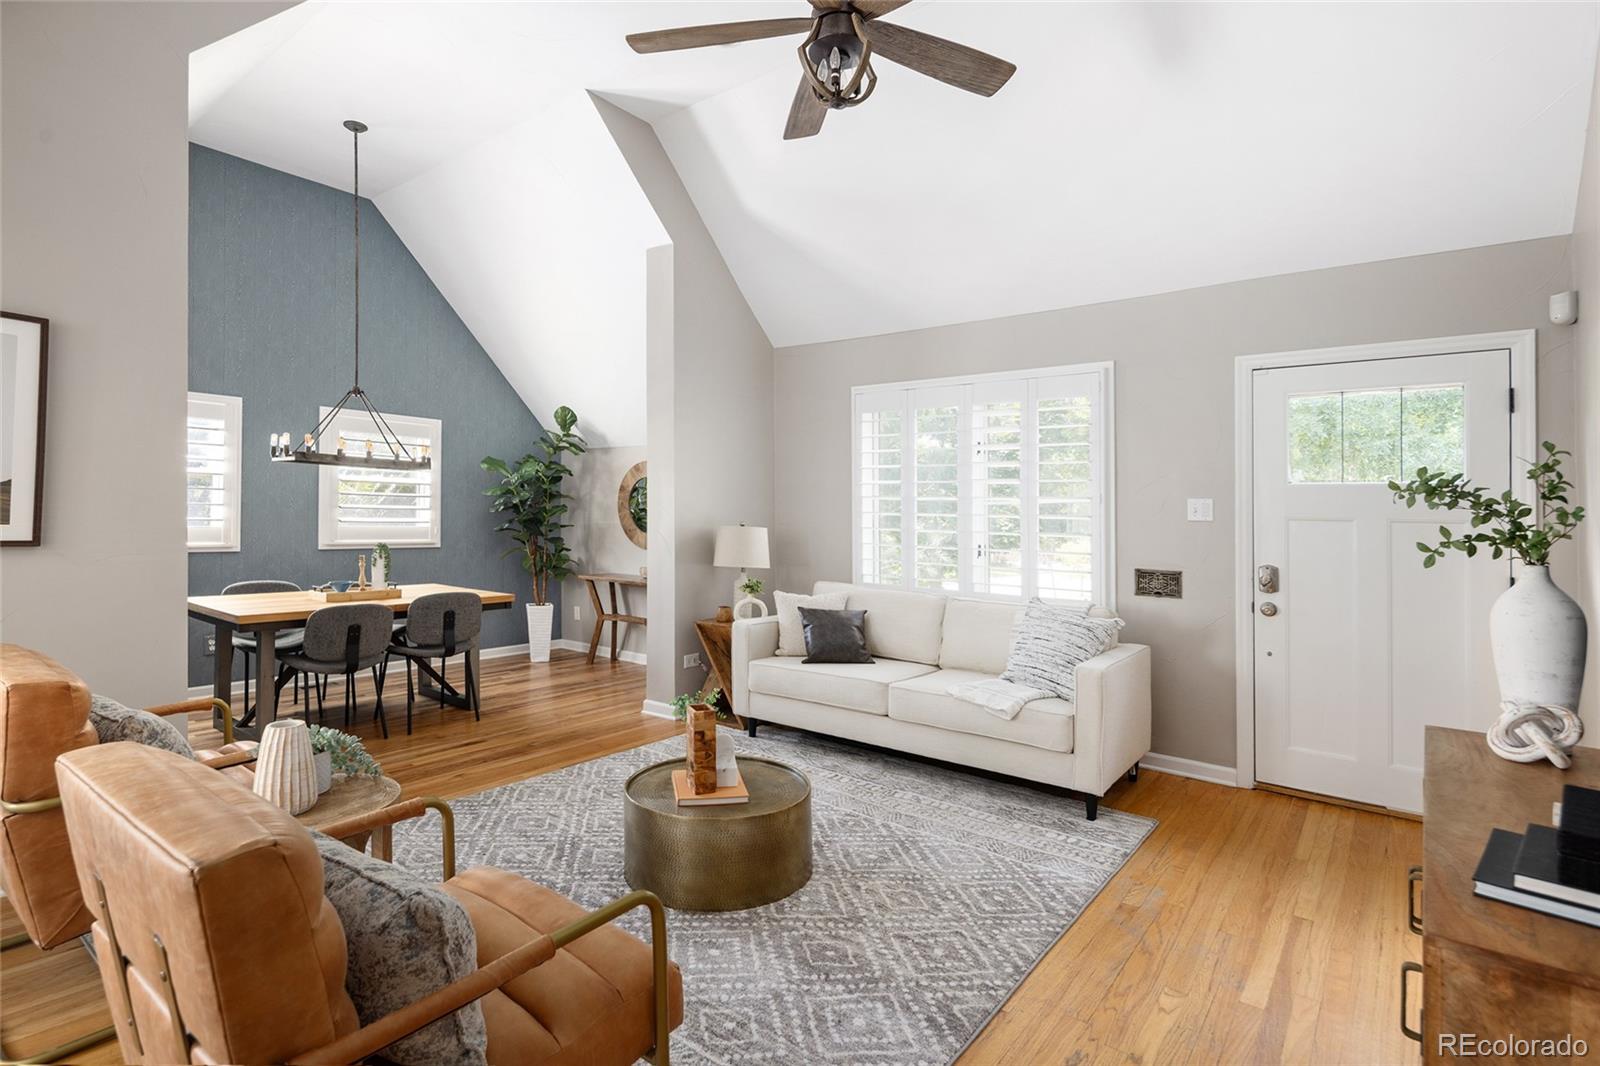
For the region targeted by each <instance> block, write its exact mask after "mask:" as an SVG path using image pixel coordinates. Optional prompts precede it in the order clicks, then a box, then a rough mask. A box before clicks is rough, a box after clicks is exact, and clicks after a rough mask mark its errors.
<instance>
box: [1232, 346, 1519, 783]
mask: <svg viewBox="0 0 1600 1066" xmlns="http://www.w3.org/2000/svg"><path fill="white" fill-rule="evenodd" d="M1252 377H1253V381H1252V388H1253V393H1254V425H1253V464H1254V501H1253V504H1254V555H1255V566H1256V590H1255V594H1254V604H1253V605H1252V606H1253V611H1254V637H1255V642H1254V643H1255V646H1254V649H1253V651H1254V664H1255V701H1256V702H1255V714H1256V722H1255V726H1256V743H1255V751H1256V767H1255V770H1256V779H1257V780H1258V781H1262V782H1266V783H1269V784H1276V785H1284V786H1288V787H1292V788H1297V789H1304V790H1306V791H1309V792H1318V793H1322V794H1324V795H1330V796H1339V797H1343V798H1346V799H1352V800H1358V801H1361V802H1365V803H1372V804H1377V805H1379V806H1384V807H1392V808H1396V809H1400V810H1408V811H1420V810H1421V809H1422V741H1423V727H1424V726H1426V725H1449V726H1457V727H1460V728H1465V729H1483V728H1487V726H1488V725H1489V723H1491V722H1492V721H1493V720H1494V717H1495V715H1496V713H1497V707H1496V699H1497V696H1496V692H1497V690H1496V685H1495V679H1494V667H1493V664H1492V662H1491V660H1490V654H1489V606H1490V604H1492V603H1493V602H1494V599H1495V597H1497V596H1498V595H1500V593H1501V592H1503V591H1504V590H1505V589H1506V588H1507V586H1508V583H1509V580H1510V574H1511V569H1510V562H1509V560H1501V561H1499V562H1495V561H1491V559H1490V557H1489V554H1488V552H1483V553H1480V554H1479V555H1478V556H1477V557H1476V558H1473V559H1468V558H1466V557H1465V556H1463V555H1461V554H1460V553H1459V552H1455V553H1451V554H1449V555H1448V556H1446V557H1445V558H1444V559H1442V560H1440V562H1439V563H1438V564H1437V565H1436V566H1434V567H1432V568H1431V569H1426V570H1425V569H1423V566H1422V553H1421V552H1420V551H1418V549H1417V542H1419V541H1425V542H1429V543H1437V542H1438V540H1439V539H1440V532H1439V527H1440V526H1441V525H1443V526H1448V527H1449V528H1450V530H1451V531H1452V534H1453V535H1455V534H1459V533H1460V532H1461V531H1462V530H1464V529H1466V528H1467V522H1466V517H1465V516H1464V515H1462V514H1460V513H1457V512H1442V511H1429V510H1427V509H1426V508H1425V507H1423V506H1422V504H1421V503H1418V504H1417V506H1416V507H1415V508H1412V509H1407V508H1406V506H1405V504H1404V503H1401V502H1396V500H1395V499H1394V494H1393V493H1392V492H1391V491H1390V490H1389V488H1388V482H1389V481H1390V479H1396V480H1401V481H1404V480H1406V479H1407V478H1409V477H1412V476H1414V474H1415V473H1416V470H1417V468H1418V467H1420V466H1426V467H1427V468H1428V469H1429V470H1441V469H1442V470H1451V471H1455V470H1463V471H1465V472H1466V474H1467V476H1468V478H1469V479H1470V480H1471V481H1473V482H1474V483H1476V484H1479V485H1482V486H1484V487H1487V488H1491V489H1493V490H1494V491H1495V492H1497V493H1498V492H1501V491H1504V489H1505V487H1506V486H1507V485H1509V484H1510V483H1511V482H1510V480H1509V478H1510V474H1511V440H1512V435H1511V414H1510V409H1511V405H1510V403H1509V398H1510V385H1511V352H1510V351H1509V350H1499V351H1477V352H1462V353H1455V354H1438V355H1424V356H1415V357H1411V358H1395V359H1376V360H1371V361H1363V362H1337V363H1324V364H1320V365H1311V366H1293V367H1283V368H1275V369H1261V370H1256V371H1254V373H1253V375H1252Z"/></svg>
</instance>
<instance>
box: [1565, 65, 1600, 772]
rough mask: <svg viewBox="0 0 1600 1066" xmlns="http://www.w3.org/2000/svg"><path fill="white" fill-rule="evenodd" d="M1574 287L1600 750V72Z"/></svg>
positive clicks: (1592, 702)
mask: <svg viewBox="0 0 1600 1066" xmlns="http://www.w3.org/2000/svg"><path fill="white" fill-rule="evenodd" d="M1572 287H1573V288H1575V289H1577V290H1578V293H1579V297H1578V321H1577V324H1576V325H1575V326H1574V327H1573V333H1574V335H1575V336H1576V338H1577V349H1578V350H1577V359H1578V387H1577V388H1576V389H1575V390H1574V392H1575V393H1576V395H1577V397H1578V434H1577V442H1576V443H1575V444H1574V445H1573V447H1572V450H1573V452H1574V453H1575V459H1576V463H1577V468H1578V474H1577V476H1576V477H1574V478H1573V479H1572V480H1573V483H1574V484H1576V485H1577V486H1578V502H1580V503H1582V504H1583V505H1584V506H1585V507H1587V508H1589V512H1590V514H1591V515H1592V516H1593V517H1591V518H1590V519H1589V520H1588V521H1587V522H1585V523H1584V524H1583V525H1581V526H1579V527H1578V537H1577V540H1578V551H1577V552H1576V553H1568V552H1566V550H1565V549H1563V554H1576V555H1577V556H1578V560H1579V568H1580V570H1581V571H1582V582H1581V585H1580V587H1579V588H1578V589H1576V590H1574V589H1572V587H1571V586H1568V591H1569V592H1571V593H1572V595H1573V596H1574V597H1575V598H1576V599H1577V600H1578V602H1579V603H1581V604H1583V607H1584V610H1586V611H1588V612H1589V665H1588V671H1589V683H1588V684H1587V685H1585V686H1584V687H1583V704H1582V707H1583V710H1582V714H1583V723H1584V726H1585V728H1586V729H1587V732H1586V733H1585V734H1584V742H1585V743H1588V744H1596V745H1600V613H1597V608H1600V70H1597V71H1596V72H1595V80H1594V86H1593V88H1592V89H1591V95H1590V98H1589V128H1588V133H1587V136H1586V138H1585V140H1584V147H1583V177H1582V180H1581V181H1580V182H1579V183H1578V212H1577V217H1576V218H1575V219H1574V220H1573V224H1572Z"/></svg>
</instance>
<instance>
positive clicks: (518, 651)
mask: <svg viewBox="0 0 1600 1066" xmlns="http://www.w3.org/2000/svg"><path fill="white" fill-rule="evenodd" d="M553 646H555V647H565V645H563V644H562V643H561V642H560V641H556V642H554V645H553ZM579 650H580V651H588V650H589V646H588V645H587V644H585V645H584V646H583V647H582V648H581V649H579ZM519 656H520V657H521V658H524V659H526V658H527V657H528V645H527V644H501V645H499V646H498V647H494V648H484V649H483V650H482V651H480V652H478V661H479V662H482V661H484V660H485V659H514V658H517V657H519ZM640 661H643V660H642V659H641V660H640ZM251 665H252V666H254V663H252V664H251ZM403 672H404V671H402V673H403ZM250 680H251V682H252V683H253V682H254V681H255V678H253V677H252V678H251V679H250ZM328 684H330V685H333V686H336V687H341V688H342V687H343V685H344V678H343V677H342V676H340V675H339V674H334V675H332V676H331V677H329V678H328ZM209 695H211V686H210V685H191V686H190V687H189V698H190V699H197V698H199V697H201V696H209ZM243 698H244V681H243V680H239V681H235V682H234V683H233V691H232V693H231V694H230V695H229V696H228V699H229V700H236V699H243Z"/></svg>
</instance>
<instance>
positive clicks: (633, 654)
mask: <svg viewBox="0 0 1600 1066" xmlns="http://www.w3.org/2000/svg"><path fill="white" fill-rule="evenodd" d="M550 646H551V647H552V648H560V649H562V650H563V651H581V652H583V653H584V654H585V655H587V654H589V642H588V641H584V640H567V639H565V638H563V639H561V640H552V641H551V642H550ZM523 648H524V649H526V648H527V645H526V644H524V645H523ZM594 657H595V658H596V659H609V658H611V649H610V648H609V647H607V646H606V645H604V644H602V645H601V646H600V647H598V648H596V649H595V651H594ZM617 661H618V662H624V663H638V664H639V665H640V666H643V665H645V655H644V652H642V651H627V650H626V649H624V650H622V651H619V652H617Z"/></svg>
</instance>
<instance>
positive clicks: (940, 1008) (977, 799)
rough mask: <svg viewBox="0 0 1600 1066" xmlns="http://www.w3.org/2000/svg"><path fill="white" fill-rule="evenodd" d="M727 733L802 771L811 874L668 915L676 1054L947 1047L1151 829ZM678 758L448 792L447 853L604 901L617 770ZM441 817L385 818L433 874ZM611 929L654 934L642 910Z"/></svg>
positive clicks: (856, 1064) (796, 741)
mask: <svg viewBox="0 0 1600 1066" xmlns="http://www.w3.org/2000/svg"><path fill="white" fill-rule="evenodd" d="M724 735H725V736H729V735H730V734H727V733H724ZM731 736H733V737H734V739H735V743H737V745H738V750H739V751H740V752H746V753H749V754H752V755H765V756H768V757H771V758H775V759H779V760H782V761H784V762H787V763H789V764H790V765H793V766H796V767H798V768H799V769H801V770H803V771H804V772H805V773H806V774H807V776H809V777H810V778H811V787H812V833H813V869H814V872H813V874H812V878H811V881H810V883H809V884H807V885H806V887H805V888H803V889H801V890H800V891H799V892H797V893H795V894H794V895H792V896H790V897H789V898H788V899H785V900H781V901H779V902H778V903H775V904H772V905H771V906H767V907H760V908H757V909H755V910H749V911H732V912H728V913H722V914H696V913H689V912H686V911H670V912H668V918H667V925H668V930H669V942H670V945H671V954H672V957H673V959H674V960H676V961H677V962H678V964H679V965H680V966H681V967H682V968H683V973H684V998H685V1012H684V1013H685V1019H684V1023H683V1026H682V1028H680V1029H679V1030H678V1031H677V1032H675V1033H674V1034H673V1039H672V1057H673V1060H674V1061H675V1062H679V1063H706V1064H716V1066H738V1064H747V1063H783V1064H790V1063H820V1062H831V1063H849V1064H851V1066H869V1064H872V1066H900V1064H908V1063H943V1062H948V1061H950V1060H951V1059H953V1058H955V1056H956V1055H957V1054H959V1053H960V1052H961V1050H962V1049H963V1048H964V1047H966V1045H967V1044H968V1042H970V1041H971V1040H972V1038H973V1037H974V1036H976V1035H977V1033H978V1031H979V1030H980V1029H982V1028H983V1026H984V1024H985V1023H986V1022H987V1021H988V1019H989V1017H990V1016H991V1015H993V1014H994V1012H995V1011H997V1010H999V1008H1000V1006H1001V1004H1003V1003H1004V1002H1005V1000H1006V997H1007V996H1009V995H1010V994H1011V991H1012V989H1013V988H1015V987H1016V986H1017V984H1018V983H1020V982H1021V980H1022V978H1023V977H1024V976H1026V975H1027V973H1028V971H1029V970H1031V969H1032V968H1033V966H1034V964H1035V963H1036V962H1037V961H1038V959H1039V958H1040V956H1042V955H1043V954H1044V952H1045V951H1046V950H1047V949H1048V948H1049V947H1050V945H1051V944H1053V943H1055V941H1056V939H1057V938H1059V937H1060V936H1061V934H1062V933H1063V932H1065V931H1066V929H1067V927H1068V926H1069V925H1071V924H1072V922H1073V920H1074V919H1076V918H1077V917H1078V915H1079V913H1081V912H1082V910H1083V908H1084V907H1085V906H1087V905H1088V903H1089V901H1090V900H1091V899H1093V898H1094V896H1095V893H1097V892H1098V891H1099V890H1100V889H1101V887H1102V886H1104V885H1105V883H1106V881H1107V880H1109V879H1110V877H1111V875H1112V874H1114V873H1116V872H1117V869H1118V868H1119V867H1121V866H1122V864H1123V863H1124V862H1126V861H1127V859H1128V856H1130V855H1132V854H1133V851H1134V849H1135V848H1137V847H1138V846H1139V844H1140V842H1141V841H1143V840H1144V838H1145V836H1146V835H1147V834H1149V832H1150V831H1151V830H1152V829H1153V828H1154V827H1155V822H1153V821H1151V820H1150V819H1148V818H1141V817H1138V816H1136V815H1130V814H1123V813H1121V812H1118V811H1112V810H1107V809H1106V808H1105V807H1101V809H1100V817H1099V820H1098V821H1094V822H1087V821H1085V820H1084V817H1083V806H1082V805H1081V804H1079V803H1077V802H1076V801H1073V800H1068V799H1064V798H1061V797H1057V796H1052V795H1048V794H1046V793H1043V792H1040V791H1036V790H1034V789H1030V788H1028V787H1026V786H1022V785H1013V784H1007V783H1000V782H995V781H990V780H987V779H985V778H981V777H977V776H975V775H971V774H966V773H962V772H960V771H956V770H950V769H946V768H943V767H936V766H929V765H927V764H924V763H919V762H915V761H912V760H909V759H900V758H895V757H893V756H889V755H883V754H879V753H877V752H872V751H865V750H862V749H860V748H855V747H850V746H848V745H844V744H840V743H836V742H833V741H830V740H827V739H826V738H822V737H817V736H812V735H809V734H803V733H795V732H790V731H777V730H773V731H770V732H769V734H767V735H763V736H762V737H760V738H758V739H750V738H748V737H745V736H743V735H742V734H732V735H731ZM682 754H683V741H682V740H676V739H675V740H666V741H662V742H660V743H656V744H650V745H646V746H645V747H642V748H635V749H634V750H632V751H626V752H621V753H619V754H617V755H611V756H607V757H606V758H603V759H596V760H594V761H592V762H587V763H582V764H580V765H577V766H571V767H568V768H567V769H565V770H558V771H555V772H554V773H549V774H544V775H542V776H539V777H532V778H529V779H528V780H526V781H519V782H517V783H515V784H511V785H506V786H503V787H501V788H497V789H492V790H490V791H488V792H480V793H478V794H477V795H474V796H467V797H465V798H462V799H460V800H455V801H452V803H451V806H452V807H454V808H455V812H456V841H457V849H458V861H459V864H460V865H461V866H462V867H463V868H465V867H466V866H470V865H477V864H488V865H493V866H499V867H501V868H503V869H506V870H513V871H515V872H517V873H520V874H524V875H526V876H528V877H530V878H532V879H533V880H536V881H539V882H541V883H543V884H546V885H549V886H550V887H551V888H554V889H556V890H557V891H560V892H562V893H564V894H566V895H567V896H570V897H571V898H572V899H574V900H576V901H577V902H578V903H580V904H582V905H583V906H585V907H596V906H599V905H600V904H602V903H604V902H606V901H607V900H610V899H614V898H615V897H617V896H619V895H621V894H623V893H624V892H626V891H628V885H627V883H626V882H625V881H624V880H623V877H622V800H621V789H622V783H623V782H624V781H625V780H626V779H627V777H628V775H629V774H631V773H633V772H634V771H635V770H637V769H639V768H640V767H643V766H647V765H649V764H650V763H653V762H659V761H661V760H663V759H670V758H681V757H682ZM438 825H439V822H438V819H437V818H436V817H433V816H429V818H428V819H427V820H426V822H423V823H420V824H419V823H410V828H405V827H402V828H401V829H399V830H397V832H396V834H395V859H396V861H397V862H400V863H401V864H402V865H404V866H406V867H408V868H410V869H412V870H415V871H417V872H418V873H422V874H424V875H429V876H433V877H437V876H438V875H439V872H440V871H439V866H440V862H439V850H438V849H439V843H438V840H439V837H438ZM624 924H626V925H627V926H628V928H630V929H631V930H632V931H633V932H634V933H636V934H638V935H640V936H641V937H644V938H646V939H648V926H647V924H646V923H645V922H643V921H641V920H639V917H638V913H637V912H636V914H635V915H634V916H633V920H632V921H630V922H626V923H624Z"/></svg>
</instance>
